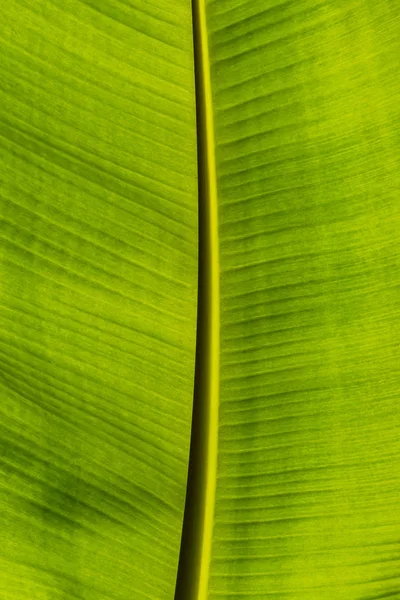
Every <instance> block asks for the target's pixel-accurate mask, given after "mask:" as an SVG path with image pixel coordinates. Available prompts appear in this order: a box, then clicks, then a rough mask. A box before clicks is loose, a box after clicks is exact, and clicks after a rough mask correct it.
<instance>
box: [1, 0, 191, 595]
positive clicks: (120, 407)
mask: <svg viewBox="0 0 400 600" xmlns="http://www.w3.org/2000/svg"><path fill="white" fill-rule="evenodd" d="M174 4H175V8H174V11H173V12H171V11H170V3H169V2H167V1H165V0H164V1H163V0H159V1H158V2H157V3H154V2H153V3H151V4H150V5H149V4H148V3H147V2H140V1H139V0H136V1H135V2H134V3H133V5H129V3H125V4H123V3H120V2H116V1H113V0H109V1H108V0H107V1H104V2H101V3H98V2H78V1H76V0H66V1H65V0H54V1H52V2H44V1H36V2H30V1H26V2H25V1H19V0H10V2H6V3H5V4H4V5H2V18H1V24H0V38H1V42H0V55H1V58H0V69H1V83H0V106H1V109H0V153H1V156H0V161H1V175H0V180H1V187H0V204H1V211H2V226H1V250H0V265H1V266H0V269H1V280H2V285H1V291H0V320H1V321H0V326H1V342H0V377H1V380H0V386H1V387H0V393H1V400H0V411H1V417H0V422H1V425H0V441H1V448H0V455H1V458H0V461H1V462H0V505H1V515H2V522H3V525H2V528H1V529H2V543H1V547H0V571H1V585H0V596H1V598H2V599H4V600H19V599H21V600H22V599H26V598H29V600H45V599H46V600H48V599H51V600H56V599H60V600H61V599H67V598H68V599H90V600H100V599H107V600H108V599H112V600H119V599H121V600H122V599H126V598H134V599H135V600H136V599H137V600H141V599H145V598H152V599H155V598H157V599H158V598H160V599H161V598H163V599H168V598H172V597H173V594H174V587H175V580H176V571H177V565H178V558H179V548H180V539H181V529H182V519H183V510H184V501H185V493H186V476H187V462H188V452H189V441H190V424H191V410H192V396H193V377H194V354H195V328H196V300H197V292H196V285H197V244H196V238H197V182H196V179H197V175H196V171H197V163H196V134H195V96H194V75H193V50H192V27H191V12H190V6H189V3H188V2H186V1H181V2H175V3H174Z"/></svg>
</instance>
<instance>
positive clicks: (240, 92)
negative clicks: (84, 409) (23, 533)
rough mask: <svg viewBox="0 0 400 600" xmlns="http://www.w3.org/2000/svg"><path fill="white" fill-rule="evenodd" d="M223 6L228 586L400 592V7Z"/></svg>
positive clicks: (223, 424)
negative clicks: (399, 514)
mask: <svg viewBox="0 0 400 600" xmlns="http://www.w3.org/2000/svg"><path fill="white" fill-rule="evenodd" d="M207 11H208V12H207V21H208V40H209V52H210V56H211V87H212V94H213V99H214V105H213V110H214V115H215V117H214V124H215V140H216V163H217V183H218V208H219V239H220V265H221V357H220V362H221V371H220V373H221V386H220V408H219V413H220V417H219V448H218V473H217V487H216V506H215V525H214V534H213V546H212V563H211V579H210V585H209V590H210V591H209V598H210V599H211V598H212V599H221V598H227V599H228V598H229V600H239V599H244V598H249V599H251V600H265V599H266V598H279V600H280V599H284V598H288V599H290V600H295V599H296V600H306V599H307V600H310V599H315V600H334V599H335V600H336V599H340V600H342V599H343V600H361V599H363V600H367V599H368V600H372V599H375V598H376V599H377V598H386V597H393V598H399V597H400V577H399V573H400V570H399V568H400V561H399V553H398V549H399V548H398V542H399V536H400V519H399V516H398V512H399V511H398V508H399V506H400V491H399V490H400V470H399V457H400V436H399V424H400V423H399V409H398V403H399V391H400V386H399V383H400V378H399V366H398V365H399V363H400V353H399V339H400V321H399V283H400V260H399V257H400V245H399V222H400V221H399V218H400V203H399V190H400V168H399V167H400V162H399V157H400V152H399V151H400V146H399V136H398V129H399V125H400V85H399V81H398V76H397V73H398V72H399V66H400V43H399V41H400V36H399V33H400V29H399V9H398V6H395V5H394V4H393V3H390V2H385V1H379V0H378V1H377V0H366V1H363V2H359V1H350V2H349V1H341V0H335V1H334V2H319V1H317V0H302V1H300V2H283V3H282V2H275V1H268V2H265V1H263V0H253V1H252V2H248V1H244V0H242V1H240V0H239V1H236V0H234V1H228V0H219V1H218V2H216V1H211V0H209V1H208V2H207Z"/></svg>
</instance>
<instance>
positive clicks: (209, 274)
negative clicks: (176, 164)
mask: <svg viewBox="0 0 400 600" xmlns="http://www.w3.org/2000/svg"><path fill="white" fill-rule="evenodd" d="M193 18H194V20H195V21H197V27H195V45H196V44H197V48H196V52H195V58H196V59H197V61H198V67H199V69H198V80H199V81H197V86H198V102H199V103H200V111H199V112H200V126H201V125H202V126H203V131H202V135H203V136H204V137H203V143H202V145H201V154H202V156H200V157H199V158H200V160H201V161H202V165H203V169H201V171H200V176H201V177H203V178H204V181H203V183H204V188H203V194H202V196H203V197H202V198H200V201H201V202H203V208H204V213H205V214H204V216H205V219H204V226H205V238H206V242H207V245H208V252H207V256H206V263H205V277H204V284H205V288H206V290H208V293H206V297H205V298H204V302H205V303H206V307H205V310H206V311H207V313H208V319H207V325H208V335H207V336H206V343H205V344H204V347H203V351H205V352H206V353H207V356H206V357H205V360H206V361H207V363H206V368H205V375H206V381H205V382H204V388H203V393H202V400H203V402H204V403H205V404H206V409H205V412H206V422H205V432H204V433H205V435H206V444H205V469H204V472H203V473H204V481H203V485H204V488H203V489H204V496H203V502H204V507H203V523H202V531H203V535H202V539H201V544H200V545H201V547H200V549H199V550H200V557H199V561H200V564H199V573H198V589H197V597H196V600H207V597H208V581H209V572H210V563H211V547H212V534H213V523H214V507H215V491H216V479H217V453H218V409H219V371H220V366H219V356H220V290H219V286H220V280H219V278H220V266H219V239H218V202H217V199H218V197H217V172H216V162H215V135H214V115H213V103H212V92H211V68H210V56H209V47H208V35H207V19H206V0H193Z"/></svg>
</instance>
